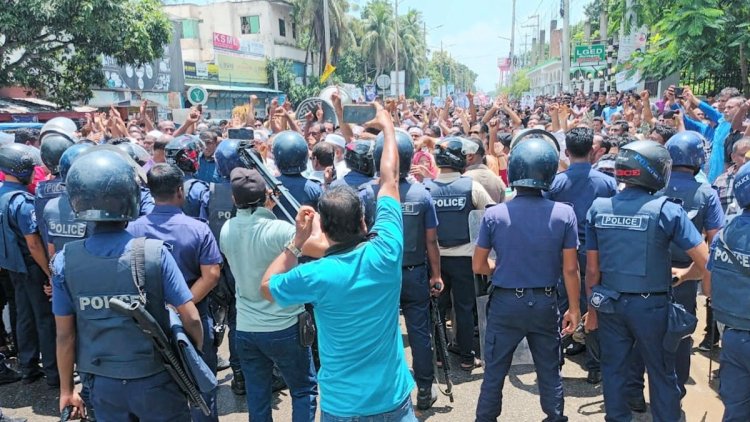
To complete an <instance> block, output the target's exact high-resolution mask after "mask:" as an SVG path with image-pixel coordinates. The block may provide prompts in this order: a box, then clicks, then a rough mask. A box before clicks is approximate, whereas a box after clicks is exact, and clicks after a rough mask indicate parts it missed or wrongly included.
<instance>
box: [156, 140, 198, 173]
mask: <svg viewBox="0 0 750 422" xmlns="http://www.w3.org/2000/svg"><path fill="white" fill-rule="evenodd" d="M204 149H205V148H204V145H203V142H201V140H200V138H198V137H197V136H193V135H182V136H178V137H177V138H175V139H173V140H172V141H170V142H169V143H168V144H167V146H166V147H165V148H164V152H165V155H166V157H167V163H169V164H171V165H173V166H176V167H177V168H179V169H180V170H182V171H184V172H185V173H195V172H197V171H198V168H199V167H200V163H199V160H198V157H200V155H201V153H202V152H203V150H204Z"/></svg>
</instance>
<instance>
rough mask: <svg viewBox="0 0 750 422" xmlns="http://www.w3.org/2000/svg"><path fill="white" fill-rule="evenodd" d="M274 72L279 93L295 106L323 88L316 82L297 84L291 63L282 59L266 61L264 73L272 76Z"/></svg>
mask: <svg viewBox="0 0 750 422" xmlns="http://www.w3.org/2000/svg"><path fill="white" fill-rule="evenodd" d="M274 70H275V71H276V78H277V81H278V84H279V91H281V92H284V93H286V95H287V98H288V99H289V101H291V102H292V104H294V105H297V104H299V103H300V101H302V100H304V99H305V98H309V97H314V96H316V95H318V93H319V92H320V90H321V89H322V88H323V87H322V85H320V83H319V82H318V81H317V80H311V82H310V83H308V84H307V85H302V84H297V83H296V82H295V80H296V78H297V76H296V75H295V74H294V72H293V71H292V61H291V60H284V59H274V60H268V63H267V64H266V72H268V74H269V75H273V72H274Z"/></svg>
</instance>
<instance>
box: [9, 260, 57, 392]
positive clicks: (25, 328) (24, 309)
mask: <svg viewBox="0 0 750 422" xmlns="http://www.w3.org/2000/svg"><path fill="white" fill-rule="evenodd" d="M26 266H27V269H28V272H26V273H16V272H12V271H9V272H8V275H9V276H10V280H11V282H12V283H13V288H14V289H15V296H16V297H15V299H16V312H17V315H16V326H15V327H14V330H15V332H16V338H17V339H18V344H17V345H16V347H17V348H18V361H19V363H20V366H21V371H22V372H24V373H28V372H30V371H35V370H38V368H39V366H38V365H39V352H40V351H41V353H42V366H43V368H44V375H46V376H47V383H49V384H50V385H55V384H59V383H60V376H59V375H58V372H57V356H56V348H55V336H56V332H55V317H54V316H53V315H52V304H51V303H50V301H49V297H48V296H47V295H46V294H44V284H45V283H46V282H47V281H48V280H47V276H45V275H44V272H43V271H42V269H41V268H39V266H38V265H37V264H36V263H35V262H29V261H27V262H26Z"/></svg>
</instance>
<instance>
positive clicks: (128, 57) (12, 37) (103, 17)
mask: <svg viewBox="0 0 750 422" xmlns="http://www.w3.org/2000/svg"><path fill="white" fill-rule="evenodd" d="M171 33H172V24H171V22H170V21H169V19H168V18H167V16H166V15H165V14H164V12H163V11H162V10H161V4H160V3H159V1H157V0H56V1H50V0H23V1H21V0H6V1H4V2H3V7H2V8H0V86H14V85H15V86H22V87H26V88H29V89H31V90H32V91H34V92H36V93H37V95H40V96H43V97H45V98H48V99H50V100H52V101H54V102H56V103H58V104H60V105H61V106H64V107H66V106H69V105H70V103H71V102H73V101H85V100H88V99H90V98H91V95H92V93H91V87H92V86H103V85H104V83H105V81H104V75H103V73H102V71H101V65H102V62H101V60H102V56H104V55H106V56H111V57H113V58H114V59H115V60H116V61H117V62H118V64H120V65H123V64H133V65H142V64H145V63H148V62H151V61H153V60H155V59H157V58H159V57H161V55H162V52H163V47H164V46H165V45H166V44H168V43H169V40H170V36H171Z"/></svg>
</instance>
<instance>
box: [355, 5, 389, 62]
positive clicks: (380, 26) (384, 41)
mask: <svg viewBox="0 0 750 422" xmlns="http://www.w3.org/2000/svg"><path fill="white" fill-rule="evenodd" d="M362 19H363V20H364V35H363V37H362V43H361V44H362V54H363V55H364V56H365V57H367V58H368V59H369V60H370V61H372V62H373V63H374V65H375V70H376V73H375V74H376V75H380V73H381V72H382V71H383V69H385V67H386V64H388V62H389V61H390V59H391V57H393V56H394V53H395V48H396V45H395V39H394V36H395V29H394V27H395V25H394V23H395V22H394V19H393V9H392V8H391V5H390V4H389V3H388V2H387V1H385V0H373V1H371V2H370V3H368V4H367V6H366V8H365V11H364V12H363V13H362Z"/></svg>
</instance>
